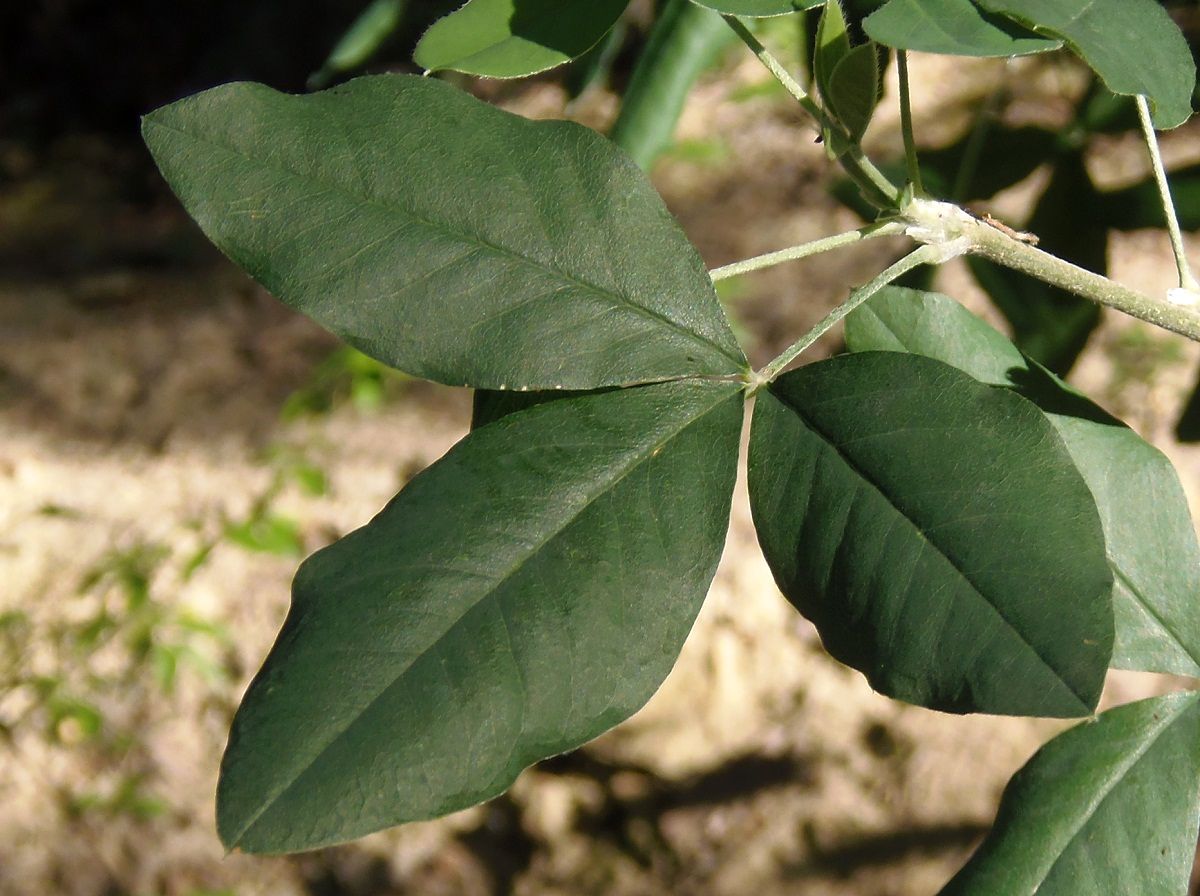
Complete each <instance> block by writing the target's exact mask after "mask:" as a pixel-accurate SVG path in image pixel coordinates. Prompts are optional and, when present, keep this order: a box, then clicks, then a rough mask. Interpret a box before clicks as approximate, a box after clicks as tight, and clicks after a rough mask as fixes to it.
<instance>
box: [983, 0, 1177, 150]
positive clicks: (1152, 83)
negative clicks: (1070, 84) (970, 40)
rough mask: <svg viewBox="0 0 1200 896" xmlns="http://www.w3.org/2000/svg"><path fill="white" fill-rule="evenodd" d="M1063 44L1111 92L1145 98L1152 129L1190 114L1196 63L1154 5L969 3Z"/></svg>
mask: <svg viewBox="0 0 1200 896" xmlns="http://www.w3.org/2000/svg"><path fill="white" fill-rule="evenodd" d="M975 2H976V4H977V5H979V6H981V7H982V8H983V9H985V10H988V11H989V12H994V13H999V14H1000V15H1004V16H1008V17H1010V18H1012V19H1015V20H1016V21H1017V22H1019V23H1020V24H1022V25H1024V26H1025V27H1026V28H1031V29H1033V30H1034V31H1036V32H1038V33H1039V34H1044V35H1047V36H1051V37H1059V38H1062V39H1063V40H1064V41H1066V43H1067V46H1068V47H1070V48H1071V50H1073V51H1074V52H1075V53H1076V54H1077V55H1078V56H1079V57H1080V58H1081V59H1083V61H1084V62H1086V63H1087V64H1088V65H1089V66H1091V68H1092V70H1093V71H1094V72H1095V73H1096V74H1097V75H1099V76H1100V78H1101V80H1102V81H1104V84H1105V86H1107V87H1108V89H1109V90H1111V91H1112V92H1113V93H1119V94H1124V95H1126V96H1136V95H1138V94H1141V95H1142V96H1145V97H1146V98H1147V99H1148V100H1149V101H1150V104H1151V108H1152V109H1153V111H1154V124H1155V126H1156V127H1158V128H1164V129H1165V128H1173V127H1177V126H1179V125H1181V124H1183V123H1184V122H1185V121H1187V120H1188V118H1190V117H1191V114H1192V91H1193V90H1194V89H1195V87H1196V64H1195V62H1193V61H1192V53H1191V50H1189V49H1188V45H1187V40H1185V39H1184V36H1183V32H1181V31H1180V30H1179V27H1178V26H1177V25H1176V24H1175V23H1174V22H1173V21H1172V20H1171V16H1170V15H1169V14H1168V13H1167V11H1166V10H1165V9H1163V8H1162V7H1161V6H1159V5H1158V3H1156V2H1155V0H1087V2H1086V3H1081V2H1080V0H975Z"/></svg>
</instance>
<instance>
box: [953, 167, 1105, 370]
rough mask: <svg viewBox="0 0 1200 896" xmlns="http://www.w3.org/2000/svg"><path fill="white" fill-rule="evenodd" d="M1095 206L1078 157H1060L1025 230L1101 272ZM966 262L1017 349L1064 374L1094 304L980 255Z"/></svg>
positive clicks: (1101, 232) (1096, 312) (1100, 228)
mask: <svg viewBox="0 0 1200 896" xmlns="http://www.w3.org/2000/svg"><path fill="white" fill-rule="evenodd" d="M1100 205H1101V201H1100V198H1099V195H1098V194H1097V192H1096V189H1095V187H1094V186H1093V185H1092V181H1091V178H1090V177H1089V175H1088V172H1087V166H1086V165H1085V164H1084V160H1083V156H1082V154H1081V153H1073V154H1070V155H1065V156H1063V157H1061V158H1060V159H1059V160H1058V164H1057V166H1056V167H1055V170H1054V176H1053V177H1052V178H1051V180H1050V183H1049V185H1048V186H1047V187H1046V191H1045V192H1044V193H1043V194H1042V196H1041V198H1040V199H1039V200H1038V203H1037V206H1036V207H1035V208H1034V210H1033V215H1032V217H1031V218H1030V219H1029V222H1028V223H1027V224H1026V227H1027V228H1028V229H1029V230H1031V231H1032V232H1033V233H1034V234H1035V235H1036V236H1037V237H1038V239H1039V240H1040V243H1039V245H1040V247H1041V248H1043V249H1045V250H1047V251H1049V252H1052V253H1054V254H1055V255H1057V256H1058V257H1059V258H1064V259H1066V260H1067V261H1070V262H1073V263H1074V264H1077V265H1079V266H1080V267H1082V268H1086V269H1087V270H1089V271H1094V272H1095V273H1098V274H1104V273H1106V272H1107V270H1108V251H1107V250H1108V233H1107V228H1106V226H1105V222H1104V220H1103V219H1102V217H1101V216H1100ZM967 264H968V266H969V267H970V268H971V273H972V274H974V275H975V278H976V279H977V280H978V281H979V283H980V285H981V286H982V287H983V288H984V289H985V290H987V293H988V295H989V296H991V298H992V301H993V302H995V303H996V307H997V308H999V309H1000V311H1001V312H1002V313H1003V314H1004V316H1005V317H1006V318H1008V321H1009V323H1011V324H1012V328H1013V337H1014V341H1015V342H1016V344H1017V347H1018V348H1020V349H1021V351H1023V352H1024V353H1025V354H1027V355H1029V356H1030V357H1031V358H1033V359H1034V360H1035V361H1037V362H1038V363H1039V364H1043V365H1045V366H1046V367H1048V368H1050V369H1051V370H1053V371H1054V372H1055V373H1060V374H1065V373H1066V372H1067V371H1069V370H1070V369H1071V367H1072V366H1073V365H1074V364H1075V361H1076V359H1077V358H1078V357H1079V354H1080V352H1082V351H1083V348H1084V346H1085V345H1086V344H1087V340H1088V337H1089V336H1090V335H1091V333H1092V330H1094V329H1095V328H1096V325H1097V324H1098V323H1099V322H1100V306H1099V305H1097V304H1096V303H1095V302H1089V301H1088V300H1087V299H1083V298H1080V297H1079V296H1077V295H1075V294H1074V293H1070V292H1067V291H1066V290H1063V289H1058V288H1057V287H1054V286H1050V285H1048V284H1046V283H1043V282H1042V281H1041V280H1037V279H1035V278H1034V277H1030V276H1027V275H1026V274H1021V273H1018V272H1016V271H1012V270H1009V269H1008V268H1002V267H999V266H997V265H994V264H992V263H991V262H988V261H984V260H982V259H979V258H975V257H971V258H969V259H968V260H967Z"/></svg>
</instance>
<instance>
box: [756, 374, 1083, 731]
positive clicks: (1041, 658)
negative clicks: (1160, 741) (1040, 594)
mask: <svg viewBox="0 0 1200 896" xmlns="http://www.w3.org/2000/svg"><path fill="white" fill-rule="evenodd" d="M771 394H772V395H774V396H775V397H776V398H777V399H778V400H779V401H780V403H781V404H783V405H785V406H786V407H787V408H789V409H790V410H791V411H792V412H793V413H795V414H796V416H797V417H799V418H800V421H801V422H802V423H803V424H804V425H805V426H806V427H807V428H808V429H809V431H810V432H813V433H815V434H816V435H817V436H818V437H819V438H820V439H821V441H822V442H824V443H825V444H826V445H827V446H828V447H829V448H830V449H831V450H832V451H833V452H834V453H835V454H836V455H837V456H838V457H839V458H840V459H841V460H842V462H843V463H845V464H846V466H847V467H849V468H850V469H851V470H852V471H853V472H854V473H855V474H856V475H857V476H858V477H859V478H861V479H862V480H863V482H865V483H866V484H867V485H869V486H871V488H873V489H874V490H875V492H876V493H877V494H878V495H879V496H880V497H881V498H883V500H884V501H886V502H887V503H888V505H889V506H890V507H891V508H892V509H893V510H894V511H896V513H897V514H899V515H900V517H901V518H902V519H904V520H906V521H907V522H908V523H909V525H911V526H912V528H913V531H915V532H916V533H917V535H919V536H920V537H921V540H922V541H924V542H925V543H926V544H927V545H929V546H930V547H931V548H933V550H934V551H935V552H936V553H937V554H938V556H940V557H941V558H942V559H943V560H945V561H946V563H947V564H948V565H949V567H950V568H951V569H953V570H954V572H956V573H957V574H958V575H959V577H960V578H961V579H962V580H963V581H964V582H966V583H967V585H969V586H970V588H971V591H972V592H973V593H974V594H976V595H978V597H979V598H980V599H981V600H982V601H983V603H984V604H985V605H986V606H988V607H989V608H991V610H992V612H993V613H995V614H996V618H997V619H999V620H1000V621H1001V622H1002V623H1004V625H1005V627H1007V628H1008V629H1009V630H1010V631H1011V632H1012V633H1013V634H1014V635H1016V637H1017V640H1018V641H1019V642H1020V643H1021V644H1022V645H1024V646H1025V648H1026V649H1027V650H1028V651H1029V652H1030V653H1031V654H1033V655H1034V656H1035V657H1036V658H1037V659H1038V661H1039V662H1040V663H1041V664H1042V665H1043V666H1045V667H1046V668H1047V669H1048V670H1049V671H1050V672H1051V673H1052V674H1053V675H1054V677H1055V678H1056V679H1057V680H1058V681H1059V682H1060V683H1061V684H1062V685H1063V686H1064V687H1065V688H1066V689H1067V691H1068V692H1069V693H1070V694H1071V696H1072V697H1074V698H1075V699H1076V700H1078V701H1079V705H1080V706H1081V707H1082V708H1083V715H1087V714H1088V713H1090V712H1091V711H1092V708H1091V707H1090V706H1089V705H1088V701H1087V700H1085V699H1084V698H1083V697H1082V696H1081V695H1080V694H1079V693H1078V692H1077V691H1076V690H1075V688H1074V687H1073V686H1072V685H1071V684H1070V683H1068V682H1067V681H1066V680H1065V679H1064V678H1063V677H1062V676H1061V675H1060V674H1059V671H1058V670H1057V669H1055V668H1054V666H1053V665H1052V664H1051V663H1050V661H1049V660H1047V659H1046V658H1045V657H1044V656H1042V654H1041V653H1039V652H1038V650H1037V648H1036V647H1035V646H1034V645H1033V644H1031V643H1029V641H1028V640H1026V638H1025V636H1024V635H1023V634H1022V633H1021V630H1020V629H1018V628H1017V627H1016V626H1015V625H1014V624H1013V623H1012V622H1011V621H1010V620H1009V619H1008V618H1007V617H1006V616H1005V615H1004V614H1003V613H1002V612H1001V611H1000V608H999V607H997V606H996V605H995V604H994V603H992V601H990V600H989V599H988V598H987V596H986V595H985V593H984V591H983V589H981V588H980V587H979V586H978V585H976V584H975V582H974V581H973V580H972V579H971V577H970V576H969V575H968V574H967V573H966V572H965V571H964V570H963V569H962V568H961V567H960V566H959V564H958V563H957V562H955V560H954V559H953V558H952V557H950V556H949V555H948V554H947V553H946V552H945V551H943V550H942V547H941V546H940V545H939V544H938V543H937V542H935V541H934V540H933V539H931V538H930V537H929V536H928V535H927V534H926V533H925V530H924V529H922V528H921V527H920V526H919V525H917V522H916V521H915V520H914V519H912V517H910V516H909V515H908V514H907V513H906V512H905V511H904V510H902V509H901V508H900V506H899V505H898V504H897V503H896V501H895V500H894V499H893V498H892V496H891V495H889V494H888V493H887V492H886V491H884V490H883V487H882V486H880V485H879V483H877V482H876V481H875V480H874V478H872V477H871V476H869V475H867V473H866V472H865V471H864V470H863V469H862V468H861V467H860V466H859V465H858V464H857V463H855V462H854V460H853V459H851V458H850V457H849V456H848V455H847V454H846V453H845V452H843V451H842V450H841V448H840V447H839V446H838V445H837V444H836V443H835V442H834V441H833V439H832V438H831V437H830V436H829V435H827V434H826V433H825V431H824V430H822V429H821V428H820V427H818V426H817V425H816V424H814V423H813V422H812V420H810V419H809V417H808V416H807V415H806V414H805V413H804V412H803V411H802V410H801V409H800V408H799V407H797V406H796V405H795V404H794V403H793V402H792V401H790V400H788V398H787V397H786V396H784V395H782V394H781V393H780V392H779V391H777V390H772V393H771Z"/></svg>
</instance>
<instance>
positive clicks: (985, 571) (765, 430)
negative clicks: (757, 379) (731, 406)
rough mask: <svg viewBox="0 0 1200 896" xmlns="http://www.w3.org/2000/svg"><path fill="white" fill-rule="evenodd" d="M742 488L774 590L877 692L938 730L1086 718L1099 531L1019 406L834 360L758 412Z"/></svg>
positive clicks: (867, 356) (782, 381)
mask: <svg viewBox="0 0 1200 896" xmlns="http://www.w3.org/2000/svg"><path fill="white" fill-rule="evenodd" d="M749 473H750V479H749V482H750V503H751V508H752V510H753V512H754V522H755V526H756V527H757V529H758V537H759V542H760V544H761V545H762V548H763V553H764V554H765V555H766V558H767V561H768V563H769V564H770V566H771V570H772V572H773V573H774V575H775V580H776V581H777V582H778V583H779V587H780V589H781V590H782V591H783V593H784V594H785V595H787V597H788V599H789V600H791V601H792V603H793V604H795V605H796V607H797V608H798V609H799V610H800V612H802V613H803V614H804V615H805V616H806V617H808V618H809V619H811V620H812V621H813V622H814V623H815V624H816V626H817V629H818V631H820V633H821V639H822V641H823V642H824V644H825V647H826V649H827V650H828V651H829V652H830V653H831V654H832V655H833V656H834V657H836V658H837V659H839V660H841V661H842V662H844V663H847V664H848V665H850V666H853V667H854V668H856V669H859V670H861V671H863V672H864V673H865V674H866V675H867V678H868V679H869V680H870V681H871V684H872V685H873V686H874V687H875V688H876V689H877V690H879V691H881V692H883V693H885V694H887V695H889V696H892V697H896V698H898V699H901V700H906V701H909V702H911V703H917V704H919V705H922V706H928V707H931V708H934V709H942V710H947V711H951V712H993V713H1005V714H1027V715H1047V716H1078V715H1086V714H1088V713H1089V712H1091V710H1092V708H1093V707H1094V706H1095V705H1096V701H1097V699H1098V698H1099V696H1100V688H1101V686H1102V684H1103V682H1104V673H1105V669H1106V668H1107V666H1108V660H1109V657H1110V655H1111V653H1112V608H1111V605H1110V599H1109V595H1110V593H1111V590H1112V578H1111V575H1110V573H1109V569H1108V565H1107V563H1106V562H1105V556H1104V541H1103V536H1102V533H1101V530H1100V521H1099V519H1098V518H1097V514H1096V508H1095V504H1094V503H1093V501H1092V497H1091V495H1090V494H1089V493H1088V490H1087V487H1086V485H1085V484H1084V482H1083V480H1082V479H1081V478H1080V477H1079V474H1078V473H1077V472H1076V470H1075V468H1074V466H1073V464H1072V463H1071V458H1070V456H1069V455H1068V454H1067V452H1066V450H1065V449H1064V448H1063V446H1062V443H1061V441H1060V440H1059V439H1058V437H1057V436H1056V435H1055V433H1054V430H1053V429H1052V428H1051V427H1050V425H1049V423H1047V422H1046V420H1045V418H1044V416H1043V415H1042V414H1041V412H1040V411H1039V410H1038V409H1037V407H1035V406H1034V405H1033V404H1032V403H1031V402H1028V401H1026V400H1025V399H1023V398H1021V397H1020V396H1018V395H1016V394H1014V393H1012V392H1010V391H1008V390H1005V389H998V388H995V387H992V386H986V385H983V384H982V383H979V382H977V381H975V380H973V379H971V378H970V377H968V376H967V375H966V374H964V373H962V372H961V371H959V370H956V369H955V368H953V367H950V366H948V365H946V364H943V363H941V362H939V361H934V360H931V359H929V358H923V357H920V356H918V355H904V354H898V353H892V352H868V353H864V354H856V355H843V356H840V357H837V358H832V359H830V360H828V361H821V362H818V363H816V364H811V365H809V366H807V367H802V368H800V369H799V370H796V371H794V372H792V373H789V374H785V375H784V376H782V377H780V378H779V379H778V380H776V381H775V382H774V383H773V384H772V385H771V387H770V389H769V390H764V391H763V392H760V393H758V398H757V403H756V405H755V409H754V425H753V428H752V431H751V436H750V460H749Z"/></svg>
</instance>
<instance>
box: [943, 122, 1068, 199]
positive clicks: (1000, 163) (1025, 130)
mask: <svg viewBox="0 0 1200 896" xmlns="http://www.w3.org/2000/svg"><path fill="white" fill-rule="evenodd" d="M985 114H986V113H985ZM984 126H985V127H987V125H984ZM1057 146H1058V135H1057V134H1054V133H1052V132H1050V131H1047V130H1045V129H1044V128H1036V127H1019V128H1007V127H1001V126H992V127H987V132H986V136H985V138H984V139H983V140H982V141H980V142H979V143H978V144H976V143H975V141H974V139H973V134H972V135H968V136H966V137H964V138H963V139H961V140H959V141H958V142H957V143H954V144H952V145H950V146H947V147H943V148H941V149H922V150H921V178H922V180H924V181H925V183H926V186H927V187H929V188H930V189H935V186H934V185H936V184H942V185H945V187H946V191H945V192H944V193H942V194H941V195H946V196H949V197H950V198H952V199H955V200H957V201H968V200H972V199H990V198H991V197H992V196H995V195H996V194H997V193H999V192H1000V191H1001V190H1005V189H1007V188H1008V187H1011V186H1013V185H1014V184H1016V183H1019V182H1020V181H1022V180H1024V179H1025V178H1026V177H1028V176H1029V175H1031V174H1032V173H1033V172H1034V170H1036V169H1037V167H1038V166H1039V165H1043V164H1045V162H1046V160H1047V159H1048V158H1049V157H1051V156H1052V155H1053V154H1054V152H1055V150H1056V149H1057Z"/></svg>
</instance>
